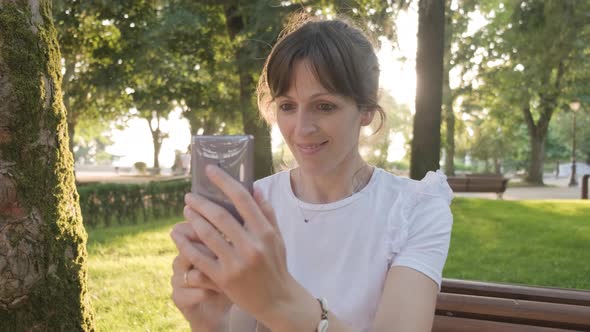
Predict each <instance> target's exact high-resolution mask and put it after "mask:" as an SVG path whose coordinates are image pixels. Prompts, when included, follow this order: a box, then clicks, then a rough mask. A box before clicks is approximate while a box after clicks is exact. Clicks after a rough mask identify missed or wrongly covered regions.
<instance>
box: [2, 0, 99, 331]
mask: <svg viewBox="0 0 590 332" xmlns="http://www.w3.org/2000/svg"><path fill="white" fill-rule="evenodd" d="M60 69H61V68H60V53H59V48H58V44H57V38H56V32H55V29H54V27H53V22H52V20H51V2H50V1H46V0H38V1H35V0H31V1H26V2H25V1H0V99H1V100H2V103H0V188H1V191H0V192H1V193H2V195H0V220H1V225H2V226H1V227H0V330H2V331H33V330H35V331H36V330H40V331H80V330H83V331H85V330H94V326H93V315H92V313H91V310H90V305H89V296H88V291H87V284H86V279H87V269H86V258H87V253H86V238H87V235H86V232H85V230H84V227H83V225H82V218H81V214H80V207H79V205H78V194H77V192H76V187H75V184H74V173H73V159H72V154H71V152H70V150H69V148H68V147H69V142H68V132H67V124H66V117H67V115H66V112H65V109H64V106H63V102H62V93H61V70H60Z"/></svg>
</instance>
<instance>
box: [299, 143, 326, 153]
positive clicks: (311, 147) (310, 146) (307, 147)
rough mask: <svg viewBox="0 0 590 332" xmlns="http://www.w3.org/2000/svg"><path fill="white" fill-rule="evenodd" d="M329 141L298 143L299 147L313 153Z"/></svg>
mask: <svg viewBox="0 0 590 332" xmlns="http://www.w3.org/2000/svg"><path fill="white" fill-rule="evenodd" d="M327 143H328V141H325V142H322V143H319V144H297V147H298V148H299V149H300V150H301V151H303V152H307V153H313V152H316V151H317V150H319V149H320V148H321V147H322V146H324V145H326V144H327Z"/></svg>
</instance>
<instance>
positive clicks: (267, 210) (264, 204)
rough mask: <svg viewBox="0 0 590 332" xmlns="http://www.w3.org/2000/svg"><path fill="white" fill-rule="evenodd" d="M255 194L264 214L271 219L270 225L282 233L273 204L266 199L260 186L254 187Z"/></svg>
mask: <svg viewBox="0 0 590 332" xmlns="http://www.w3.org/2000/svg"><path fill="white" fill-rule="evenodd" d="M253 196H254V200H255V201H256V204H258V206H259V207H260V210H261V211H262V214H264V216H265V217H266V219H267V220H268V221H269V223H270V225H271V226H272V227H273V228H274V229H275V231H277V232H278V233H279V234H280V233H281V230H280V229H279V224H278V222H277V217H276V215H275V211H274V209H273V208H272V205H270V202H269V201H267V200H266V199H264V196H263V195H262V192H261V191H260V189H258V188H255V189H254V195H253Z"/></svg>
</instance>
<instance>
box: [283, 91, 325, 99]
mask: <svg viewBox="0 0 590 332" xmlns="http://www.w3.org/2000/svg"><path fill="white" fill-rule="evenodd" d="M321 96H335V94H333V93H330V92H318V93H314V94H313V95H311V98H317V97H321ZM281 97H285V98H289V99H295V98H293V97H291V96H289V95H286V94H284V95H278V96H277V98H281Z"/></svg>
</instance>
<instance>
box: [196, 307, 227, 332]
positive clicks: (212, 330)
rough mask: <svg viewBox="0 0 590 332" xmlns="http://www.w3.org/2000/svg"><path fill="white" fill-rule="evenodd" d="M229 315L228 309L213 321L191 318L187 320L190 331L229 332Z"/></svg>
mask: <svg viewBox="0 0 590 332" xmlns="http://www.w3.org/2000/svg"><path fill="white" fill-rule="evenodd" d="M230 307H231V306H230ZM229 316H230V315H229V309H228V310H227V311H226V312H225V314H224V315H223V316H222V318H221V319H219V320H218V321H215V322H211V321H203V320H200V319H192V320H190V321H189V325H190V329H191V332H229Z"/></svg>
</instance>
